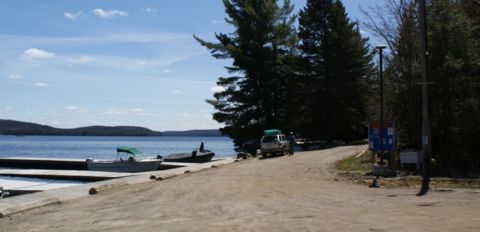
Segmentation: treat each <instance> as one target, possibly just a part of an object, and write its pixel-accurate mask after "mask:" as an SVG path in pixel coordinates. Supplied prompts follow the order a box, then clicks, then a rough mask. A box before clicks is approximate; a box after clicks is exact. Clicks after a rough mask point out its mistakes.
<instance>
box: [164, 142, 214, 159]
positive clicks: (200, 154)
mask: <svg viewBox="0 0 480 232" xmlns="http://www.w3.org/2000/svg"><path fill="white" fill-rule="evenodd" d="M213 156H215V153H213V152H212V151H210V150H205V149H203V143H201V144H200V148H198V149H196V150H193V151H192V152H187V153H176V154H171V155H168V156H166V157H164V158H163V161H165V162H180V163H205V162H209V161H210V160H212V158H213Z"/></svg>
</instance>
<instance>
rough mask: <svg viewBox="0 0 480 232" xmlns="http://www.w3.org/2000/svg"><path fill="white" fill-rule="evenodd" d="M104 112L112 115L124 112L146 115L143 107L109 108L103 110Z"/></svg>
mask: <svg viewBox="0 0 480 232" xmlns="http://www.w3.org/2000/svg"><path fill="white" fill-rule="evenodd" d="M103 113H104V114H110V115H123V114H135V115H144V114H145V110H143V109H142V108H126V109H123V108H109V109H107V110H106V111H104V112H103Z"/></svg>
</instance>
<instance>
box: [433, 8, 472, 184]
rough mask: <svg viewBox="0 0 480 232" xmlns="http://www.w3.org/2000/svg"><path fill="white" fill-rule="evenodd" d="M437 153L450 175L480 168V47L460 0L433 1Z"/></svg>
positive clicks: (434, 116)
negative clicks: (477, 144) (477, 146)
mask: <svg viewBox="0 0 480 232" xmlns="http://www.w3.org/2000/svg"><path fill="white" fill-rule="evenodd" d="M429 8H430V9H429V13H428V16H429V40H430V48H429V53H430V64H429V65H430V67H431V69H430V74H429V75H430V77H431V78H430V80H431V81H432V82H433V83H434V84H433V85H432V87H431V88H430V90H431V91H430V99H431V112H432V113H431V115H432V116H431V118H432V154H433V155H434V157H435V158H437V160H438V161H439V168H440V169H441V171H442V172H444V173H448V174H458V175H468V174H469V173H468V172H469V171H471V170H477V171H478V168H479V167H480V157H479V156H478V151H477V149H476V148H475V147H476V143H478V141H480V120H479V118H480V98H479V96H480V95H479V92H480V88H479V86H480V78H479V77H480V76H479V74H478V73H479V71H480V47H479V41H478V39H475V27H474V26H473V22H472V20H470V19H469V18H468V16H467V15H466V14H465V13H464V11H463V10H462V8H461V6H460V5H459V2H458V1H453V0H435V1H432V2H431V4H430V6H429Z"/></svg>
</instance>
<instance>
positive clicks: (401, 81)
mask: <svg viewBox="0 0 480 232" xmlns="http://www.w3.org/2000/svg"><path fill="white" fill-rule="evenodd" d="M476 2H477V1H454V0H432V1H428V4H427V21H428V38H427V39H428V44H429V49H428V50H429V81H430V82H431V86H429V100H430V103H431V104H430V115H431V121H432V156H433V158H435V159H436V160H437V167H436V171H437V173H442V174H450V175H465V176H468V175H470V173H469V172H471V171H475V170H477V172H478V168H479V167H480V157H479V156H478V152H476V148H475V143H478V141H480V136H479V135H480V121H479V120H478V118H480V88H479V87H480V75H479V73H480V70H479V68H480V50H479V49H480V47H479V42H480V40H479V38H478V28H477V27H475V26H474V25H475V24H476V22H475V18H476V16H475V14H468V13H469V12H474V11H475V9H474V6H476V4H477V3H476ZM466 3H469V6H471V8H470V9H468V10H466V9H465V4H466ZM470 4H473V5H470ZM387 9H389V12H388V13H385V12H383V13H382V12H380V11H373V12H375V17H376V18H377V19H374V17H370V18H371V19H372V21H371V22H369V23H368V26H369V28H370V29H372V31H374V32H376V33H377V34H378V35H380V36H381V37H383V38H384V39H385V40H387V41H388V44H389V45H391V46H390V49H391V51H392V52H391V57H390V59H389V61H390V62H389V63H388V68H387V72H386V74H387V78H386V79H387V80H389V81H388V82H387V83H388V86H387V88H386V90H388V96H389V98H388V101H387V104H388V105H389V106H391V107H392V109H393V112H394V114H395V115H396V117H397V119H398V121H399V123H398V134H399V137H400V138H399V142H400V143H401V144H399V145H400V146H399V147H400V148H401V149H405V148H408V149H411V148H417V149H418V148H420V147H421V136H420V130H421V122H420V118H419V117H418V115H419V113H420V112H421V99H420V85H419V84H418V83H419V82H420V73H419V67H418V64H419V55H420V54H419V53H418V50H419V46H420V44H419V38H420V36H419V34H418V12H417V11H416V1H414V0H401V1H395V0H389V1H388V3H387ZM385 15H394V17H393V19H392V20H389V19H386V17H385ZM469 16H470V17H469ZM477 17H478V16H477ZM475 141H476V142H475Z"/></svg>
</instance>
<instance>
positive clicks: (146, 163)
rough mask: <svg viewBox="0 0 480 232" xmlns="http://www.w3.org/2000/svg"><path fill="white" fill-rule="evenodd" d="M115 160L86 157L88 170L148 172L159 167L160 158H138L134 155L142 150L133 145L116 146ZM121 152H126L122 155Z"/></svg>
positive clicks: (139, 153)
mask: <svg viewBox="0 0 480 232" xmlns="http://www.w3.org/2000/svg"><path fill="white" fill-rule="evenodd" d="M117 152H118V155H117V159H116V160H92V159H87V167H88V170H91V171H105V172H148V171H155V170H157V169H158V168H159V167H160V163H161V162H162V159H160V158H144V159H139V158H136V156H138V155H141V154H142V152H141V151H139V150H138V149H136V148H133V147H123V146H120V147H117ZM122 154H126V155H125V156H124V157H122Z"/></svg>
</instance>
